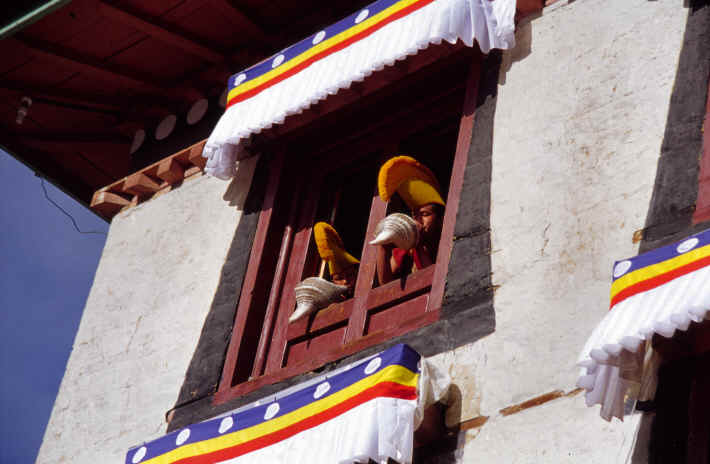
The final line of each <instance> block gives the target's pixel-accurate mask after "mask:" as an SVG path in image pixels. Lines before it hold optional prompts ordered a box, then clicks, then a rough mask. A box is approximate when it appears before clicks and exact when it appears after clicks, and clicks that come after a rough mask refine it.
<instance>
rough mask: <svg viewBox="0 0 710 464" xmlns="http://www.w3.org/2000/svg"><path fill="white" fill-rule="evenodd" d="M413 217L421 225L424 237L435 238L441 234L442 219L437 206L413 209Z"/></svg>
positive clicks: (431, 204) (431, 205)
mask: <svg viewBox="0 0 710 464" xmlns="http://www.w3.org/2000/svg"><path fill="white" fill-rule="evenodd" d="M412 217H413V218H414V220H415V221H416V222H417V224H419V227H420V230H421V232H422V235H424V237H427V238H429V237H433V236H434V235H436V234H439V233H440V232H441V218H440V217H439V213H438V210H437V207H436V205H434V204H433V203H429V204H428V205H424V206H419V207H417V208H415V209H413V210H412Z"/></svg>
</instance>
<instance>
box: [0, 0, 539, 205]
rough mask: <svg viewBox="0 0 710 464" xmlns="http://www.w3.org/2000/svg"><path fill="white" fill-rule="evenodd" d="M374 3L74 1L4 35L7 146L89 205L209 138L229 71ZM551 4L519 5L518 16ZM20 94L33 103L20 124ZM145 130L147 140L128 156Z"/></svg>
mask: <svg viewBox="0 0 710 464" xmlns="http://www.w3.org/2000/svg"><path fill="white" fill-rule="evenodd" d="M370 1H371V0H358V1H357V2H355V3H348V4H333V3H330V4H328V5H327V6H324V5H322V4H320V3H319V2H315V1H305V3H304V2H303V1H300V2H296V1H294V0H274V1H270V2H263V1H262V0H243V1H241V2H239V3H237V2H236V1H234V0H184V1H178V0H156V1H151V2H141V1H139V0H102V1H98V0H74V1H72V2H70V3H69V4H67V5H65V6H63V7H61V8H58V9H57V10H55V11H53V12H51V13H49V14H46V15H45V16H43V17H41V19H38V20H36V22H34V23H32V24H30V25H28V26H26V27H24V28H23V29H22V30H19V31H16V32H15V33H14V35H12V36H10V37H5V38H3V39H2V40H0V53H1V54H2V56H3V58H4V60H3V61H2V62H0V108H2V109H3V111H1V112H0V145H2V146H3V147H5V148H6V149H7V150H8V151H9V152H10V153H11V154H12V155H13V156H15V157H16V158H18V159H19V160H20V161H22V162H24V163H25V164H27V165H28V166H30V167H31V168H32V169H33V170H35V171H36V172H37V173H38V174H39V175H42V176H44V177H46V178H48V179H49V180H51V181H52V182H53V183H54V184H56V185H57V186H58V187H59V188H61V189H63V190H64V191H65V192H67V193H69V194H70V195H73V196H74V197H75V198H77V199H78V200H79V201H81V202H83V203H84V204H86V205H87V206H88V205H89V204H90V203H91V202H92V198H93V195H92V194H91V193H87V192H95V191H97V190H100V189H101V190H103V189H102V187H103V186H107V185H108V187H106V188H110V190H111V191H113V190H112V189H115V188H116V187H115V185H116V184H117V183H120V182H121V181H122V179H124V178H126V177H128V176H129V175H130V174H131V173H136V172H143V171H145V170H152V169H153V167H154V166H155V165H156V163H158V162H159V161H160V160H162V159H163V158H165V157H166V155H168V154H169V153H174V154H173V155H169V156H168V158H171V157H176V156H177V153H182V152H183V151H184V150H183V149H182V148H183V147H190V146H192V145H194V144H196V143H198V142H199V141H201V140H204V139H205V138H206V137H207V136H208V135H209V132H210V131H211V129H212V127H213V124H214V121H216V120H217V119H218V118H219V115H220V114H221V112H222V111H223V108H222V107H221V106H220V97H221V96H222V95H223V92H224V90H225V86H226V80H227V78H228V76H229V75H230V74H232V73H234V72H237V71H239V70H240V69H244V68H246V67H248V66H250V65H252V64H254V63H255V62H258V61H261V60H262V59H265V58H267V57H269V56H271V55H272V54H273V53H276V52H277V51H278V50H280V49H282V48H284V47H286V46H288V45H290V44H291V43H293V42H295V41H297V40H299V39H300V38H302V37H304V36H305V35H307V34H310V33H312V32H313V31H316V30H318V29H321V28H323V27H325V26H327V25H328V24H331V23H333V22H334V21H337V20H339V19H341V18H342V17H344V16H346V15H348V14H350V13H352V12H353V11H355V10H357V9H358V8H360V7H362V6H365V5H367V4H368V3H370ZM548 1H549V0H548ZM542 6H543V0H518V17H523V16H526V15H529V14H532V13H533V12H535V11H539V10H540V9H541V8H542ZM410 62H412V61H411V60H408V63H410ZM407 66H409V65H407ZM409 72H412V70H409V69H403V68H402V67H401V65H398V66H396V67H394V68H393V69H387V70H385V71H382V73H379V74H378V76H377V77H376V78H375V79H370V80H368V81H367V82H366V83H364V84H356V85H354V86H353V88H351V89H348V90H346V91H342V92H340V93H339V94H338V96H337V98H330V99H328V100H326V102H324V103H322V104H319V105H316V106H315V107H314V108H312V109H311V110H309V111H307V112H306V115H305V116H303V117H296V118H289V120H288V123H287V124H286V125H283V126H279V127H276V128H274V129H273V130H270V131H267V132H266V133H265V134H263V135H260V136H259V137H257V138H256V140H257V141H258V140H262V141H263V140H267V141H268V140H270V139H273V138H275V137H280V136H282V135H283V134H285V133H291V132H293V130H294V128H296V127H299V126H306V125H308V124H310V123H312V122H313V121H315V120H316V119H318V118H320V117H322V116H323V115H324V114H328V113H330V112H332V111H334V110H336V109H338V108H340V107H342V106H344V105H347V104H351V103H353V102H355V101H358V100H359V99H361V98H362V97H363V96H366V95H368V94H369V92H371V91H372V89H376V88H379V87H380V86H382V85H386V84H387V83H389V82H393V81H395V80H397V78H398V77H397V75H398V74H399V75H401V74H407V73H409ZM23 97H29V98H31V99H32V105H31V106H30V108H29V111H28V114H27V116H26V118H25V119H24V121H23V123H22V124H17V123H16V122H15V119H16V117H17V113H18V109H19V107H20V102H21V100H22V98H23ZM202 98H206V99H207V100H208V102H209V110H208V113H207V115H205V117H204V118H203V121H207V120H209V122H210V124H196V125H194V126H190V125H188V124H187V123H186V122H185V116H186V113H187V111H188V110H189V108H190V107H191V105H192V104H194V103H195V102H196V101H197V100H199V99H202ZM170 114H173V115H175V116H176V117H177V118H178V124H177V126H176V128H175V130H174V132H173V133H172V134H171V135H170V136H169V137H167V138H166V139H165V140H160V141H158V140H156V138H155V136H154V134H155V129H156V127H157V126H158V124H159V123H160V121H161V120H162V119H163V118H165V117H166V116H168V115H170ZM141 129H142V130H144V131H145V132H146V141H145V143H143V145H142V146H141V147H140V148H139V149H138V150H137V151H135V152H134V153H130V147H131V143H132V140H133V138H134V135H135V134H136V131H138V130H141ZM178 158H180V157H178ZM180 159H182V158H180ZM178 162H179V161H178ZM189 167H190V166H185V168H186V169H187V170H189ZM151 172H152V171H151ZM160 185H162V183H160ZM114 193H115V192H114ZM116 194H121V193H120V192H119V193H116ZM122 194H125V192H123V193H122ZM131 201H133V199H131ZM114 209H115V208H109V209H104V210H102V212H103V213H102V215H103V216H104V217H110V216H111V214H110V213H108V211H113V210H114Z"/></svg>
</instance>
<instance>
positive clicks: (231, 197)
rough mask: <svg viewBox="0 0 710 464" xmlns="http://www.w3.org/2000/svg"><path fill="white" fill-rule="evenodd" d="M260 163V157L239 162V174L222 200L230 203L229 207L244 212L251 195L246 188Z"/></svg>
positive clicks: (233, 179)
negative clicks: (248, 197)
mask: <svg viewBox="0 0 710 464" xmlns="http://www.w3.org/2000/svg"><path fill="white" fill-rule="evenodd" d="M258 161H259V156H258V155H257V156H252V157H251V158H247V159H245V160H242V161H240V162H239V167H238V169H237V174H236V175H235V176H234V177H233V178H232V181H231V182H230V183H229V186H228V187H227V191H226V192H224V195H223V196H222V199H223V200H224V201H226V202H228V203H229V206H234V207H236V208H237V209H238V210H240V211H243V210H244V206H245V204H246V201H247V196H248V195H249V189H246V188H244V186H245V185H249V184H250V183H251V177H252V175H253V174H254V169H255V168H256V164H257V162H258Z"/></svg>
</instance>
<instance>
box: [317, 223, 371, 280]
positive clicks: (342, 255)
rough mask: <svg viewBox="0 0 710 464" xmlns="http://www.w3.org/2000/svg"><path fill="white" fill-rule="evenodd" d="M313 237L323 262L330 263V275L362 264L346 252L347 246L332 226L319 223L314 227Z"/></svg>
mask: <svg viewBox="0 0 710 464" xmlns="http://www.w3.org/2000/svg"><path fill="white" fill-rule="evenodd" d="M313 235H314V237H315V239H316V247H318V254H319V255H320V257H321V259H323V261H326V262H327V263H328V270H330V275H333V274H334V273H336V272H341V271H342V270H343V269H346V268H348V267H350V266H352V265H353V264H357V263H359V262H360V261H359V260H358V259H357V258H355V257H354V256H353V255H351V254H350V253H348V252H347V251H345V245H343V241H342V240H341V239H340V235H338V232H337V231H336V230H335V229H334V228H333V226H331V225H330V224H327V223H325V222H317V223H316V225H314V226H313Z"/></svg>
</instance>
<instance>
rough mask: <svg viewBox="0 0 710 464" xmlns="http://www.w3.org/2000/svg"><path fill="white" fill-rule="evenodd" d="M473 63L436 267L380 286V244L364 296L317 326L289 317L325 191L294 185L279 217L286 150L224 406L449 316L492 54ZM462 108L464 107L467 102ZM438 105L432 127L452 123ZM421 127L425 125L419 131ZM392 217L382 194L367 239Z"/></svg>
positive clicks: (238, 327) (278, 162)
mask: <svg viewBox="0 0 710 464" xmlns="http://www.w3.org/2000/svg"><path fill="white" fill-rule="evenodd" d="M469 56H473V59H472V60H471V64H470V69H469V71H468V77H467V79H466V82H465V95H464V98H463V102H462V103H463V108H462V111H461V116H460V119H459V124H458V136H457V140H456V149H455V154H454V160H453V167H452V172H451V178H450V182H449V191H448V196H447V207H446V211H445V216H444V221H443V226H442V234H441V242H440V246H439V250H438V254H437V258H436V263H435V264H434V265H432V266H429V267H428V268H426V269H423V270H420V271H418V272H416V273H414V274H411V275H410V276H408V277H407V278H406V279H405V280H404V283H403V282H402V281H400V280H397V281H394V282H390V283H388V284H385V285H381V286H379V287H375V288H372V282H373V279H374V276H375V258H376V256H375V255H376V247H374V246H367V245H365V246H364V247H363V250H362V254H361V263H360V269H359V273H358V278H357V283H356V285H355V290H354V296H353V297H352V298H350V299H348V300H346V301H344V302H342V303H337V304H333V305H331V306H329V307H328V308H326V309H324V310H321V311H319V312H318V313H317V314H316V315H315V316H314V317H313V318H312V320H305V318H304V319H303V320H300V321H297V322H295V323H292V324H289V323H288V317H289V315H290V313H291V312H292V310H293V307H294V305H295V298H294V296H293V291H292V289H293V287H294V286H295V285H296V284H297V283H298V282H299V281H300V280H301V278H302V273H303V269H304V266H305V265H306V261H307V259H308V248H309V243H310V242H311V226H312V224H313V219H314V215H315V210H316V207H317V203H318V196H319V191H318V189H317V188H312V186H313V185H314V183H313V182H312V181H311V179H305V180H303V181H302V182H301V183H300V184H298V183H296V184H295V185H293V184H292V185H291V186H290V188H292V189H294V191H293V194H292V195H290V197H291V203H292V204H291V205H290V209H289V210H288V211H289V213H288V217H287V218H279V217H278V216H279V215H278V214H275V212H274V211H275V206H276V201H277V196H278V191H279V188H280V186H282V185H283V182H285V180H284V175H283V173H284V166H285V163H286V153H285V151H281V152H279V153H277V154H276V155H275V157H274V159H273V160H271V162H270V172H269V178H268V181H267V187H266V194H265V197H264V200H263V206H262V212H261V214H260V216H259V221H258V225H257V230H256V235H255V238H254V244H253V246H252V253H251V255H250V258H249V263H248V268H247V273H246V275H245V278H244V282H243V285H242V293H241V295H242V296H241V298H240V301H239V304H238V307H237V315H236V318H235V324H234V329H233V333H232V337H231V340H230V344H229V348H228V351H227V357H226V361H225V364H224V368H223V373H222V378H221V381H220V385H219V388H218V391H217V393H216V395H215V401H216V402H218V403H221V402H224V401H227V400H229V399H232V398H235V397H238V396H241V395H243V394H246V393H248V392H250V391H253V390H256V389H258V388H260V387H262V386H265V385H269V384H272V383H275V382H278V381H280V380H283V379H286V378H289V377H292V376H294V375H297V374H300V373H304V372H309V371H312V370H314V369H316V368H318V367H320V366H322V365H324V364H326V363H328V362H331V361H334V360H337V359H339V358H342V357H344V356H348V355H350V354H353V353H356V352H358V351H360V350H362V349H364V348H366V347H369V346H373V345H376V344H379V343H383V342H385V341H387V340H389V339H391V338H393V337H396V336H399V335H403V334H405V333H407V332H410V331H412V330H415V329H418V328H420V327H423V326H426V325H429V324H431V323H433V322H435V321H437V320H438V319H439V316H440V308H441V304H442V300H443V295H444V287H445V278H446V274H447V271H448V265H449V259H450V255H451V249H452V245H453V233H454V226H455V220H456V215H457V211H458V202H459V197H460V194H461V189H462V186H463V176H464V171H465V167H466V162H467V157H468V151H469V146H470V142H471V134H472V131H473V124H474V112H475V111H474V110H475V103H476V98H477V92H478V82H479V78H480V75H481V63H482V56H483V55H482V54H481V53H480V52H475V53H471V54H470V55H469ZM458 101H459V105H460V104H461V101H460V100H458ZM437 107H438V105H432V106H430V107H427V108H426V112H425V113H422V114H423V116H422V118H421V125H422V128H423V127H425V125H426V124H427V123H431V121H432V120H436V118H437V117H439V118H441V117H443V115H438V116H437V114H436V113H437V111H438V110H437ZM441 111H443V110H441ZM449 114H450V113H449ZM417 123H418V122H417V121H415V122H414V123H413V125H416V124H417ZM415 129H416V127H410V128H408V129H407V130H409V131H410V132H412V131H414V130H415ZM356 143H357V142H356ZM367 143H368V142H367V141H363V144H364V146H363V147H362V148H363V150H365V149H367V148H368V147H367ZM370 143H372V142H370ZM336 162H337V161H336ZM326 174H327V172H326V171H325V170H323V169H322V170H320V171H318V172H316V173H315V174H314V175H315V177H316V178H319V177H318V176H321V177H322V176H324V175H326ZM315 184H318V182H316V183H315ZM300 192H303V193H304V195H305V197H301V198H299V197H300V195H299V193H300ZM299 202H301V203H300V205H299V204H298V203H299ZM299 206H300V208H299ZM386 210H387V204H386V203H385V202H383V201H382V200H380V198H379V197H378V196H377V195H375V193H374V192H373V196H372V204H371V210H370V217H369V220H368V224H367V233H366V237H371V236H372V235H373V232H374V228H375V225H376V224H377V223H378V222H379V220H380V219H382V218H383V217H384V216H385V214H386ZM279 219H281V220H282V221H284V224H283V226H282V227H280V226H279V227H277V228H278V230H279V232H280V249H279V254H278V259H277V260H276V264H275V266H273V268H267V270H268V273H267V275H268V277H269V278H272V279H271V285H270V287H269V292H268V299H266V298H264V297H263V292H264V287H263V285H265V280H268V278H267V279H265V278H264V275H263V273H264V266H263V262H264V261H265V255H266V254H268V253H269V251H268V247H267V242H269V241H271V242H273V240H274V237H275V235H274V231H273V230H274V224H275V222H276V221H278V220H279ZM276 235H278V234H276ZM260 286H261V287H260ZM260 288H261V290H260ZM260 291H261V292H262V299H261V300H260V301H263V300H266V304H265V308H264V306H263V305H259V306H261V307H260V308H255V306H257V305H256V304H254V301H253V299H254V298H253V297H254V295H256V294H258V293H259V292H260ZM255 311H263V323H262V324H261V331H260V335H259V340H258V343H257V344H256V349H255V350H254V352H255V356H254V359H253V363H251V364H250V366H251V372H250V375H249V376H248V378H247V376H246V375H245V373H243V372H242V373H241V374H240V375H241V377H240V380H239V381H235V378H236V377H235V375H236V374H235V373H236V372H237V368H238V366H239V365H241V361H240V353H241V350H242V347H243V346H245V345H246V344H249V343H251V346H252V347H253V345H254V342H255V340H254V338H253V337H252V338H251V339H250V338H249V329H248V326H249V324H250V323H251V324H252V325H253V324H254V323H253V322H250V316H253V315H254V314H255ZM260 314H261V313H260ZM260 317H261V316H260ZM321 332H322V333H324V334H326V335H324V336H323V337H322V338H321V339H318V338H317V337H311V338H309V337H308V336H307V335H308V334H318V333H321ZM299 343H305V345H306V346H307V348H308V350H303V349H301V352H300V353H297V354H296V355H293V359H295V361H294V360H293V359H290V360H289V362H288V363H286V362H285V361H286V357H287V356H289V354H287V351H288V350H293V349H294V347H296V348H295V349H296V351H298V349H299V347H298V344H299ZM301 348H302V347H301ZM316 353H317V354H316Z"/></svg>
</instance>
